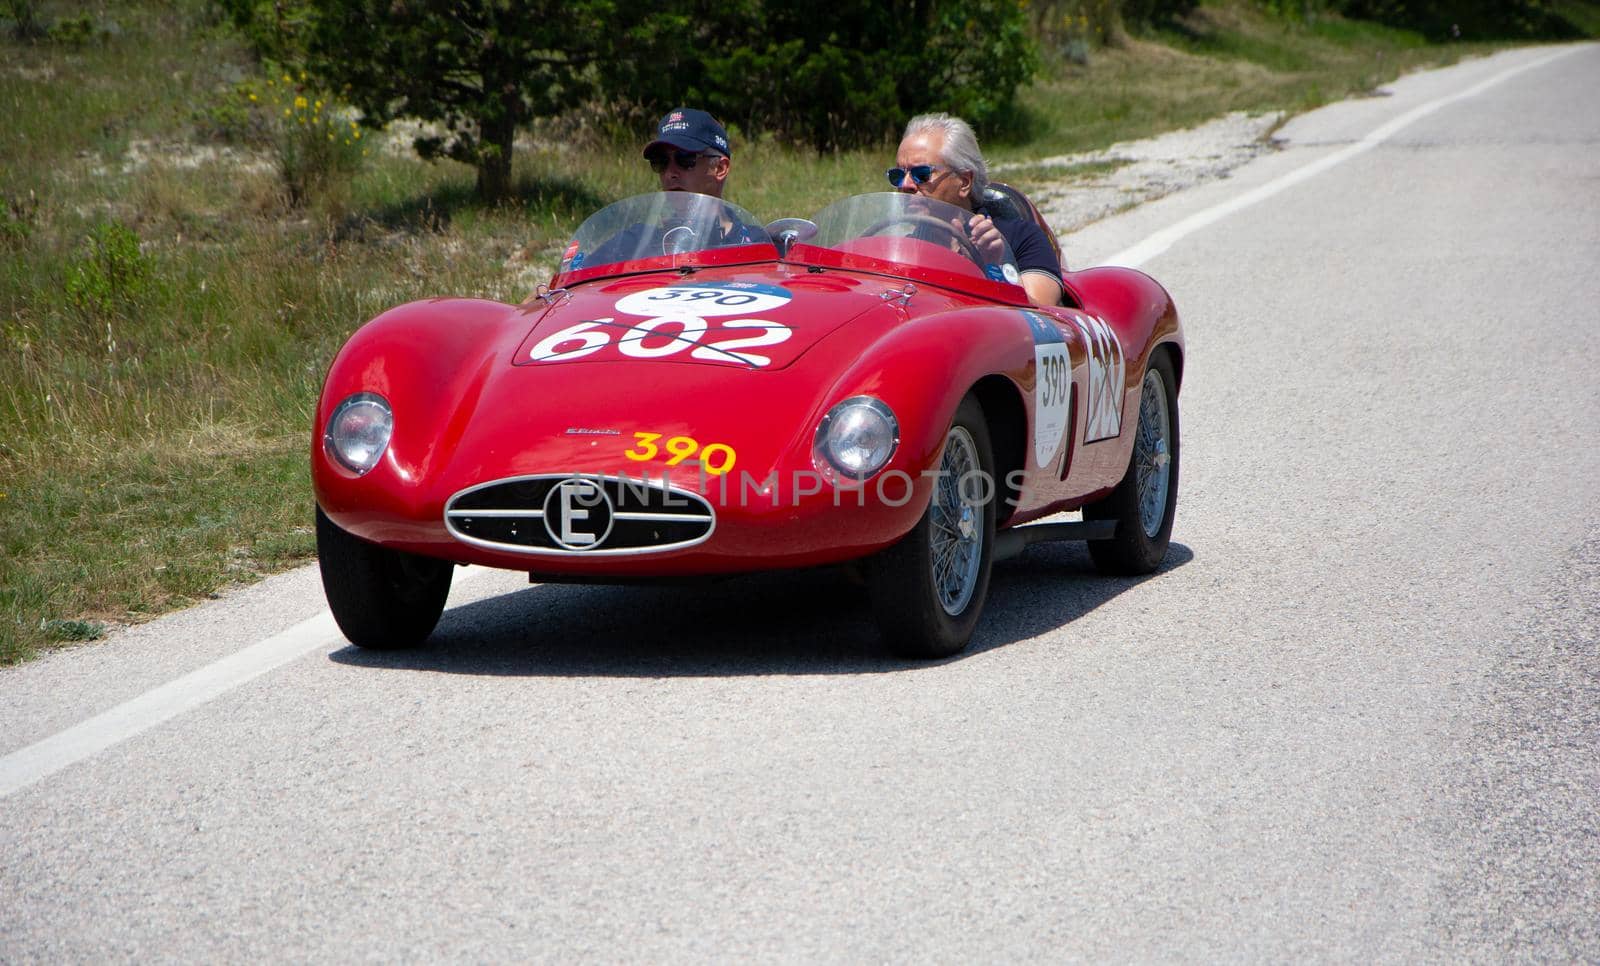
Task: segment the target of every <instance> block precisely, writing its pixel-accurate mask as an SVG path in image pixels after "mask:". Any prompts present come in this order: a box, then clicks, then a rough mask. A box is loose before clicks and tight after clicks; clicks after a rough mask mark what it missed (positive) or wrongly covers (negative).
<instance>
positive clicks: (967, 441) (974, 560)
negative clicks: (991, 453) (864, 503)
mask: <svg viewBox="0 0 1600 966" xmlns="http://www.w3.org/2000/svg"><path fill="white" fill-rule="evenodd" d="M979 474H980V471H979V466H978V451H977V446H976V444H974V443H973V441H972V434H971V433H968V432H967V431H966V429H964V428H963V427H961V426H953V427H951V429H950V435H949V436H948V437H946V438H945V443H944V457H943V458H942V459H940V461H939V486H938V487H937V489H936V490H935V492H934V504H933V518H934V530H933V533H932V539H931V541H930V542H931V543H932V545H933V553H932V554H931V555H930V561H929V562H930V563H931V565H932V567H933V585H934V587H935V589H936V590H937V591H938V594H939V606H941V607H943V608H944V612H945V613H946V614H952V615H954V614H959V613H961V612H962V611H963V610H965V609H966V606H967V603H968V602H969V601H971V600H972V592H973V591H974V590H975V589H976V588H977V585H978V565H979V563H980V562H981V559H982V556H983V539H984V534H983V531H982V529H981V528H979V527H978V526H977V525H976V523H975V521H976V520H978V519H979V518H980V517H981V516H982V515H983V504H982V502H981V501H979V500H977V499H975V497H976V496H978V495H980V494H977V493H975V492H974V490H975V484H976V481H977V479H978V476H979Z"/></svg>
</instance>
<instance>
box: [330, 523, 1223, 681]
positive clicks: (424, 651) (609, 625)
mask: <svg viewBox="0 0 1600 966" xmlns="http://www.w3.org/2000/svg"><path fill="white" fill-rule="evenodd" d="M1193 559H1194V553H1193V552H1192V551H1191V550H1190V549H1189V548H1188V547H1186V546H1183V545H1182V544H1178V543H1174V544H1172V547H1171V549H1170V550H1169V551H1168V553H1167V560H1166V562H1165V563H1164V564H1163V565H1162V567H1161V569H1160V570H1158V571H1157V572H1156V573H1154V574H1151V575H1149V576H1146V577H1120V578H1116V577H1102V576H1100V575H1099V574H1097V573H1096V572H1095V570H1094V567H1093V564H1092V563H1091V562H1090V560H1089V554H1088V552H1087V550H1085V549H1084V548H1083V546H1082V545H1081V544H1040V545H1036V546H1034V547H1030V548H1029V549H1028V550H1027V551H1026V552H1025V553H1024V554H1023V555H1022V556H1021V557H1019V558H1017V559H1015V560H1011V561H1007V562H1005V563H1003V564H1000V565H998V566H996V568H995V572H994V579H993V581H992V582H991V584H990V588H989V601H988V604H987V606H986V607H985V610H984V616H983V620H982V622H981V623H980V624H979V625H978V631H977V633H976V634H975V635H973V638H972V642H971V643H970V644H969V645H968V646H967V649H966V650H965V651H963V652H962V653H961V654H958V655H956V656H955V657H952V658H946V659H944V660H940V661H906V660H902V659H899V658H895V657H892V656H890V655H888V654H887V653H886V652H885V651H884V650H883V647H882V645H881V644H880V643H879V640H878V635H877V631H876V629H875V628H874V626H873V624H872V612H871V608H870V606H869V605H868V602H867V595H866V591H865V589H864V588H863V587H862V586H861V584H860V582H859V580H854V579H852V578H851V577H850V576H849V575H848V574H847V573H845V572H844V571H842V570H838V569H821V570H809V571H799V572H787V573H776V574H756V575H750V576H742V577H735V578H729V579H727V580H722V581H717V582H714V583H696V584H683V585H665V586H664V585H659V584H649V585H640V586H613V585H591V586H584V585H563V584H540V585H536V586H533V587H529V588H528V589H526V590H520V591H517V592H515V593H510V594H503V595H501V596H499V597H492V598H487V599H484V600H479V601H474V602H473V603H470V604H466V605H463V606H460V607H455V608H452V609H450V610H447V611H445V613H444V616H443V617H442V618H441V619H440V621H439V627H438V628H437V629H436V630H435V631H434V633H433V636H432V637H430V638H429V639H428V641H427V642H426V643H425V644H423V645H421V646H420V647H418V648H416V649H412V650H405V651H378V650H363V649H361V648H357V647H353V646H352V647H345V648H342V649H340V650H337V651H334V652H333V654H332V655H331V658H332V660H334V661H337V662H339V663H341V664H348V665H352V666H357V667H370V668H388V669H391V670H411V671H431V672H436V673H445V674H468V675H511V676H528V677H576V676H583V677H588V676H599V677H604V676H615V677H724V676H739V675H760V674H784V675H803V674H879V673H885V672H895V671H902V672H903V671H916V670H918V669H922V668H928V667H936V666H939V665H941V664H948V663H952V662H955V661H961V660H966V659H968V658H971V657H973V656H975V655H978V654H982V653H984V652H985V651H990V650H994V649H995V648H999V647H1005V646H1006V645H1008V644H1013V643H1015V642H1017V641H1023V640H1029V639H1031V638H1034V637H1037V636H1039V635H1040V634H1044V633H1047V632H1049V631H1053V630H1057V629H1060V628H1063V627H1066V626H1068V625H1070V624H1071V623H1072V622H1073V621H1075V620H1077V619H1078V618H1079V617H1081V616H1083V615H1084V614H1086V613H1088V612H1090V611H1092V610H1094V609H1095V608H1097V607H1099V606H1101V605H1102V604H1105V603H1107V602H1108V601H1111V600H1112V599H1114V598H1115V597H1117V596H1118V595H1119V594H1121V593H1123V592H1124V591H1126V590H1128V589H1130V588H1132V587H1135V586H1137V585H1138V584H1140V583H1143V582H1144V581H1147V580H1159V579H1161V577H1162V575H1163V574H1165V573H1168V572H1170V571H1172V570H1175V569H1177V568H1178V567H1181V566H1183V565H1184V564H1186V563H1188V562H1189V561H1190V560H1193Z"/></svg>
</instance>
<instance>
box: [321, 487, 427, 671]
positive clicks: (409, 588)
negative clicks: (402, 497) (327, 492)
mask: <svg viewBox="0 0 1600 966" xmlns="http://www.w3.org/2000/svg"><path fill="white" fill-rule="evenodd" d="M317 562H318V563H319V564H320V565H321V569H322V590H323V592H324V593H325V594H327V597H328V609H329V610H331V611H333V619H334V621H336V622H337V623H338V625H339V630H341V631H343V632H344V636H345V637H347V638H349V639H350V643H352V644H354V645H356V646H358V647H366V648H374V649H378V650H395V649H399V648H405V647H414V646H416V645H418V644H420V643H422V642H423V641H425V640H427V639H428V635H429V634H431V633H433V629H434V627H435V626H437V625H438V623H439V615H440V614H442V613H444V601H445V598H446V597H447V596H449V594H450V576H451V571H452V570H453V569H454V568H455V565H454V564H452V563H450V562H449V561H447V560H437V559H435V558H433V557H423V556H419V555H417V554H413V553H405V552H403V551H400V550H390V549H388V548H387V547H380V546H378V545H377V544H375V543H368V542H367V541H365V540H362V539H361V538H360V537H357V536H354V535H353V534H350V533H347V532H345V531H344V530H341V529H340V528H339V527H338V526H337V525H336V524H335V523H334V522H333V521H332V520H329V519H328V517H327V514H325V513H323V512H322V508H321V507H318V508H317Z"/></svg>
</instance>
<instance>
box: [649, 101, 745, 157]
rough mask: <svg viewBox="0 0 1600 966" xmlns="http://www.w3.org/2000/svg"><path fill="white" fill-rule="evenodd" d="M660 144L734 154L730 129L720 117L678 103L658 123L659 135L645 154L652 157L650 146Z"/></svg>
mask: <svg viewBox="0 0 1600 966" xmlns="http://www.w3.org/2000/svg"><path fill="white" fill-rule="evenodd" d="M658 144H666V145H670V146H672V147H675V148H678V149H679V150H682V151H709V152H711V153H712V154H721V155H726V156H727V157H730V158H731V157H733V152H732V151H731V150H730V149H729V148H728V132H727V131H725V130H723V127H722V125H721V124H718V123H717V119H716V118H714V117H712V116H711V115H710V114H707V113H706V112H705V111H697V110H695V109H694V108H692V107H677V108H673V109H672V110H670V111H668V112H667V116H666V117H664V118H662V119H661V123H660V124H658V125H656V139H655V140H654V141H651V142H650V143H649V144H646V145H645V146H644V153H645V157H649V156H650V149H651V148H653V147H655V146H656V145H658Z"/></svg>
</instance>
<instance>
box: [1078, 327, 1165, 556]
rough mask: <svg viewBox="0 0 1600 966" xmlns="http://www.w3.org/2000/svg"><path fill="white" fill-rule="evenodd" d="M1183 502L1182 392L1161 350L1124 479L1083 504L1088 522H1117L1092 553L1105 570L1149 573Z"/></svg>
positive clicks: (1150, 371)
mask: <svg viewBox="0 0 1600 966" xmlns="http://www.w3.org/2000/svg"><path fill="white" fill-rule="evenodd" d="M1177 506H1178V390H1177V379H1175V378H1174V376H1173V371H1172V358H1171V357H1170V356H1169V355H1168V354H1167V353H1166V352H1164V351H1158V352H1157V354H1156V356H1155V357H1154V358H1153V359H1151V360H1150V365H1149V367H1148V368H1146V369H1145V373H1144V384H1143V386H1142V388H1141V390H1140V393H1139V425H1138V427H1137V428H1136V429H1135V430H1134V437H1133V452H1132V453H1131V454H1130V455H1129V457H1128V471H1127V472H1126V473H1125V474H1123V477H1122V482H1120V483H1118V484H1117V488H1116V489H1115V490H1112V491H1111V494H1110V495H1109V496H1107V497H1106V498H1105V499H1103V500H1099V501H1096V502H1094V503H1090V504H1088V505H1087V506H1085V507H1084V508H1083V518H1084V519H1085V520H1115V521H1117V531H1116V534H1115V535H1114V536H1113V537H1112V538H1111V539H1109V540H1090V541H1089V556H1090V557H1091V558H1093V559H1094V564H1095V567H1096V568H1098V569H1099V570H1100V572H1101V573H1103V574H1112V575H1116V576H1134V575H1137V574H1148V573H1151V572H1153V571H1154V570H1155V569H1156V568H1157V567H1159V566H1161V561H1163V560H1165V559H1166V556H1167V547H1168V545H1170V544H1171V542H1172V516H1173V513H1174V511H1176V509H1177Z"/></svg>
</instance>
